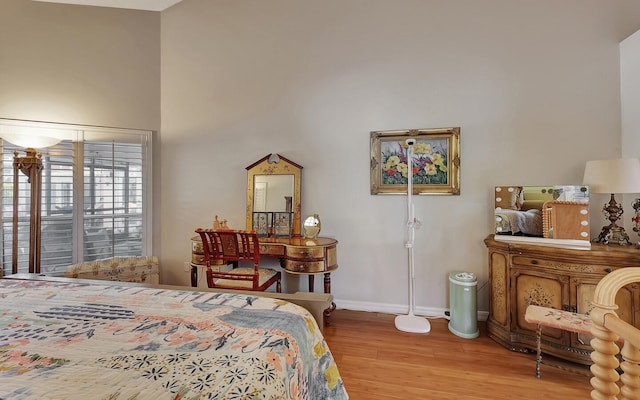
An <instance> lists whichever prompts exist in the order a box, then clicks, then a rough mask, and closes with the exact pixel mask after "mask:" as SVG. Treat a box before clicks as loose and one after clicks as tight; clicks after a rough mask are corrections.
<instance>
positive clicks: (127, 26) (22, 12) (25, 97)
mask: <svg viewBox="0 0 640 400" xmlns="http://www.w3.org/2000/svg"><path fill="white" fill-rule="evenodd" d="M159 39H160V14H159V13H157V12H145V11H132V10H121V9H115V8H104V7H86V6H76V5H65V4H49V3H41V2H34V1H31V0H2V2H0V88H1V89H0V117H2V118H14V119H26V120H35V121H46V122H61V123H71V124H82V125H99V126H111V127H121V128H139V129H148V130H158V129H159V128H160V40H159Z"/></svg>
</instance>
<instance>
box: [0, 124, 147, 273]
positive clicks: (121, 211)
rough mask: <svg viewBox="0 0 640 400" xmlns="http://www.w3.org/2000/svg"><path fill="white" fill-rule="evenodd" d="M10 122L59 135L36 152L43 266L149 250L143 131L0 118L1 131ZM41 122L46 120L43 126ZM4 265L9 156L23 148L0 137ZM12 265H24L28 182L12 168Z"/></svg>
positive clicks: (56, 269) (8, 240)
mask: <svg viewBox="0 0 640 400" xmlns="http://www.w3.org/2000/svg"><path fill="white" fill-rule="evenodd" d="M16 125H19V126H22V125H26V126H28V127H30V128H34V127H35V128H37V129H40V128H43V127H44V128H53V129H56V131H55V132H56V134H57V135H58V137H59V138H61V140H60V142H58V143H57V144H55V145H53V146H50V147H47V148H40V149H38V151H40V152H41V154H42V161H43V167H44V168H43V171H42V212H41V232H42V234H41V235H42V239H41V271H42V273H45V274H47V275H62V274H63V273H64V270H65V269H66V268H67V267H68V266H69V265H72V264H75V263H79V262H87V261H92V260H96V259H100V258H106V257H113V256H122V257H127V256H136V255H148V254H151V237H150V232H151V222H150V215H151V208H150V199H149V198H147V193H150V192H151V191H150V187H151V186H150V182H151V173H150V162H149V160H150V156H151V152H150V145H149V143H150V140H151V133H150V132H148V131H133V130H125V129H112V128H95V127H83V126H71V125H63V126H61V125H58V124H55V125H54V124H35V123H29V122H23V121H7V120H0V136H2V133H3V132H5V131H7V130H11V129H14V128H15V127H16ZM43 125H44V126H43ZM1 146H2V147H1V148H2V167H1V168H2V170H1V174H0V178H1V179H2V190H1V191H0V196H2V210H1V213H0V218H1V223H0V229H1V231H2V235H1V238H2V240H1V241H0V245H1V246H2V248H1V250H2V267H3V273H4V274H10V273H11V272H12V248H13V246H12V245H13V212H14V206H13V190H14V184H15V182H14V172H13V158H14V152H15V151H16V150H17V151H19V153H20V156H22V155H23V148H22V147H19V146H17V145H14V144H12V143H10V142H9V141H8V140H2V145H1ZM17 183H18V185H19V194H20V197H19V201H18V208H17V212H18V272H27V271H28V258H27V257H28V252H29V221H30V215H29V208H30V204H29V202H30V184H29V183H28V182H27V177H26V176H25V175H24V174H22V173H18V182H17Z"/></svg>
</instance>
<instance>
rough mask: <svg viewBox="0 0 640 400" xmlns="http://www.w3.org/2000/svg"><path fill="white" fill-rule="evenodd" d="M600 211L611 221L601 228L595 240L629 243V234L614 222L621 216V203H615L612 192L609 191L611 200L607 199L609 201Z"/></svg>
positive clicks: (605, 242)
mask: <svg viewBox="0 0 640 400" xmlns="http://www.w3.org/2000/svg"><path fill="white" fill-rule="evenodd" d="M602 213H603V214H604V215H605V217H607V219H609V222H611V223H610V224H609V225H607V226H605V227H604V228H602V231H601V232H600V235H598V239H596V240H595V242H597V243H604V244H608V243H617V244H620V245H627V244H631V242H630V241H629V235H627V233H626V232H625V231H624V228H623V227H621V226H618V224H616V221H617V220H618V219H620V216H622V213H623V210H622V205H620V203H616V199H615V197H614V195H613V193H611V200H609V203H608V204H605V205H604V208H603V209H602Z"/></svg>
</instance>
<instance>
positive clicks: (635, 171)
mask: <svg viewBox="0 0 640 400" xmlns="http://www.w3.org/2000/svg"><path fill="white" fill-rule="evenodd" d="M582 183H583V184H585V185H589V187H590V190H591V192H592V193H640V159H638V158H618V159H613V160H594V161H587V165H586V166H585V169H584V178H583V181H582Z"/></svg>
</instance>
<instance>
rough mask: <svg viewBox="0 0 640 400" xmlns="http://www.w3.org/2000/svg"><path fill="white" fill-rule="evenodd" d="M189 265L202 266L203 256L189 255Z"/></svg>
mask: <svg viewBox="0 0 640 400" xmlns="http://www.w3.org/2000/svg"><path fill="white" fill-rule="evenodd" d="M191 264H197V265H204V255H203V254H195V253H191Z"/></svg>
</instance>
